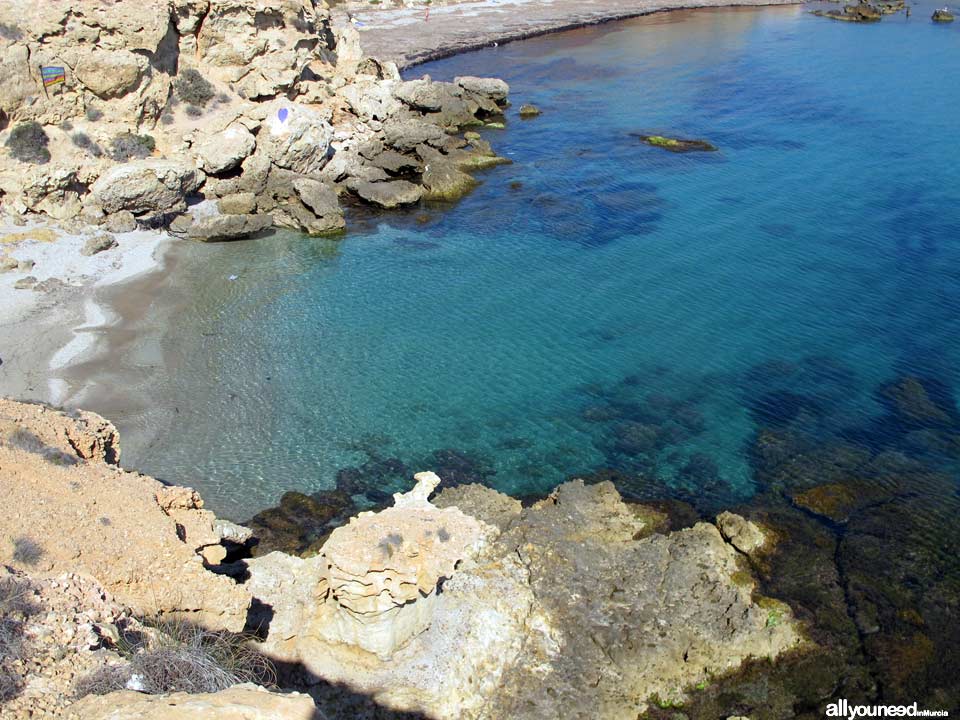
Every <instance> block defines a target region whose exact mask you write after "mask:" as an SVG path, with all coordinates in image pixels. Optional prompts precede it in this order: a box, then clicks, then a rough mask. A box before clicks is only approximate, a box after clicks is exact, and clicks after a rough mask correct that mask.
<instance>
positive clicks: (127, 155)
mask: <svg viewBox="0 0 960 720" xmlns="http://www.w3.org/2000/svg"><path fill="white" fill-rule="evenodd" d="M156 147H157V142H156V140H154V139H153V137H152V136H151V135H135V134H134V133H130V132H126V133H121V134H120V135H117V136H116V137H115V138H113V140H111V141H110V157H111V158H112V159H113V160H116V161H117V162H126V161H128V160H132V159H134V158H145V157H149V156H150V155H151V154H152V153H153V151H154V149H155V148H156Z"/></svg>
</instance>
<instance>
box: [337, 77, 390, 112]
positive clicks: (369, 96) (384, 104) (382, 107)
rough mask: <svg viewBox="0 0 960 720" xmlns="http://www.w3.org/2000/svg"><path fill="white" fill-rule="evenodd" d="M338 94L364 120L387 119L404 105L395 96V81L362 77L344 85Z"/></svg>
mask: <svg viewBox="0 0 960 720" xmlns="http://www.w3.org/2000/svg"><path fill="white" fill-rule="evenodd" d="M338 94H339V95H340V96H341V97H342V98H343V99H344V100H346V101H347V104H348V105H349V106H350V109H351V110H353V112H354V113H355V114H356V115H357V117H359V118H361V119H362V120H381V121H383V120H386V119H387V118H389V117H392V116H393V115H396V114H397V112H398V111H399V110H400V108H401V107H402V105H401V104H400V101H399V100H397V98H396V97H394V88H393V82H392V81H390V80H375V79H373V78H361V79H359V80H356V81H354V82H352V83H350V84H349V85H345V86H344V87H342V88H341V89H340V90H339V91H338Z"/></svg>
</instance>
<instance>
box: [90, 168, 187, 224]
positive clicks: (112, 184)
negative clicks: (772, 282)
mask: <svg viewBox="0 0 960 720" xmlns="http://www.w3.org/2000/svg"><path fill="white" fill-rule="evenodd" d="M203 181H204V174H203V172H201V171H200V170H198V169H197V168H196V167H194V166H193V165H191V164H188V163H186V162H183V161H181V160H158V159H149V160H138V161H135V162H130V163H127V164H125V165H115V166H114V167H112V168H110V169H109V170H107V171H106V172H105V173H104V174H103V175H101V176H100V178H99V179H98V180H97V181H96V182H95V183H94V184H93V186H92V187H91V188H90V192H91V194H92V196H93V198H94V200H95V201H96V202H97V204H98V205H99V206H100V207H101V208H103V210H104V212H107V213H115V212H120V211H121V210H128V211H130V212H132V213H133V214H134V215H143V214H145V213H163V212H169V211H172V210H181V209H183V207H184V206H185V203H184V199H185V198H186V196H187V195H189V194H191V193H193V192H195V191H196V190H197V189H198V188H199V187H200V186H201V185H202V184H203Z"/></svg>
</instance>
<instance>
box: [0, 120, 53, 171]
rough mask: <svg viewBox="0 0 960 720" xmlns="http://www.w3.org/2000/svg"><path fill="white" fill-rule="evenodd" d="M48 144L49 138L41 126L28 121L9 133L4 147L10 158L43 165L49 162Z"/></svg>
mask: <svg viewBox="0 0 960 720" xmlns="http://www.w3.org/2000/svg"><path fill="white" fill-rule="evenodd" d="M49 143H50V138H49V137H47V131H46V130H44V129H43V126H42V125H40V123H36V122H33V121H30V122H22V123H20V124H19V125H17V126H16V127H15V128H13V130H11V131H10V136H9V137H8V138H7V142H6V146H7V148H8V149H9V150H10V155H11V157H13V158H15V159H17V160H19V161H20V162H25V163H32V164H34V165H45V164H46V163H48V162H50V151H49V150H47V145H48V144H49Z"/></svg>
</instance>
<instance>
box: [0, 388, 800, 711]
mask: <svg viewBox="0 0 960 720" xmlns="http://www.w3.org/2000/svg"><path fill="white" fill-rule="evenodd" d="M0 434H2V437H0V467H3V470H4V483H3V485H2V488H0V493H2V496H0V497H2V499H3V501H4V502H5V505H6V506H8V507H11V508H18V509H17V510H14V511H13V512H10V513H6V514H5V515H4V517H3V525H2V531H0V535H2V538H3V546H2V554H3V558H2V562H3V565H4V566H5V569H4V571H3V572H4V576H3V582H4V583H6V585H7V586H8V587H16V588H18V593H19V594H18V597H22V598H24V603H25V604H23V605H21V606H18V607H19V610H17V612H18V613H19V615H15V614H14V613H13V612H10V613H9V614H5V620H6V621H10V622H14V621H15V622H16V623H17V628H16V631H17V632H18V633H20V635H21V636H22V650H21V654H20V657H19V659H18V660H16V661H13V662H11V658H10V657H9V656H6V655H5V656H4V658H3V667H2V671H3V674H4V679H5V683H6V685H5V687H7V688H8V692H7V696H6V697H5V701H6V705H5V708H6V709H5V712H7V711H9V713H10V717H24V718H26V717H35V716H36V713H37V712H40V713H43V714H42V716H43V717H76V718H107V717H113V715H111V713H115V712H117V711H118V709H123V708H127V707H137V708H138V710H137V711H138V712H141V713H143V714H142V715H139V716H143V717H157V718H161V717H163V718H167V717H170V718H173V717H186V716H187V715H185V714H184V713H186V712H188V708H189V707H190V706H191V703H200V702H204V698H202V697H201V696H195V697H192V696H184V695H182V694H181V695H169V694H161V695H151V694H149V693H147V694H141V693H131V692H130V690H131V689H137V683H138V682H141V681H138V680H136V679H135V678H136V676H135V672H134V669H133V668H136V667H137V666H136V663H137V662H138V660H137V657H138V656H137V655H136V654H134V655H133V656H130V655H129V654H125V653H124V647H125V643H129V642H130V640H129V639H126V640H125V639H124V638H129V637H130V636H132V634H133V633H139V634H140V635H143V633H145V632H147V631H148V629H149V628H151V627H160V628H164V627H169V626H165V625H151V624H150V623H151V622H155V621H156V619H157V618H162V619H165V620H166V621H169V620H171V619H174V618H175V619H177V620H178V621H181V622H187V623H190V624H191V625H197V626H202V627H204V628H206V629H207V630H208V631H210V632H231V633H236V632H240V631H245V632H247V633H249V634H248V635H246V636H245V637H246V638H247V640H246V642H247V643H249V644H250V645H252V646H253V647H254V648H255V650H256V652H257V653H258V655H262V656H263V657H265V658H267V659H268V661H269V662H270V663H271V664H272V665H273V667H275V668H276V675H275V678H276V680H275V682H274V687H273V688H272V689H270V690H257V689H256V688H255V687H254V686H249V685H248V686H244V685H236V686H233V687H231V688H230V689H229V690H224V691H223V692H222V694H221V693H214V694H212V695H210V697H209V698H207V700H208V701H209V702H208V705H209V704H212V705H213V706H214V707H217V706H219V705H220V704H222V705H223V706H224V707H230V706H234V707H235V706H237V705H240V706H245V705H249V706H250V708H258V709H259V710H258V711H260V712H266V711H267V710H265V709H264V708H272V709H270V710H269V711H270V712H273V713H275V714H273V715H270V717H275V718H299V717H309V715H307V714H304V708H305V707H306V705H307V703H306V702H305V700H306V697H307V696H309V697H310V698H312V700H311V701H310V702H309V710H310V711H311V712H312V709H313V704H314V702H315V703H316V705H317V707H318V708H320V711H321V712H322V713H323V714H322V715H321V716H322V717H329V718H338V717H343V718H352V717H358V716H361V713H364V712H367V713H368V712H373V711H374V710H376V711H377V712H381V713H385V714H382V715H378V717H393V716H396V717H410V716H417V717H420V716H423V717H437V718H470V717H474V718H480V717H484V718H507V717H511V718H516V717H530V718H541V717H581V716H582V717H604V718H627V717H631V718H632V717H636V716H637V715H638V714H639V713H643V712H645V711H647V710H648V709H650V708H656V707H659V706H664V707H667V706H676V707H679V706H681V705H682V704H683V703H684V702H685V701H686V700H687V699H688V698H689V697H690V694H691V693H697V692H703V689H704V688H705V687H707V686H710V685H714V684H716V683H717V682H718V679H719V678H722V677H724V676H725V675H728V674H731V673H736V672H737V671H739V669H740V666H741V665H742V663H744V662H745V661H747V660H748V659H749V660H751V661H756V660H758V659H761V658H768V659H773V658H777V657H780V656H784V657H786V656H793V655H799V656H803V655H804V654H806V653H808V652H813V651H814V649H815V645H814V644H813V643H811V642H810V641H809V640H808V639H807V638H806V633H805V631H804V629H803V625H802V623H800V622H798V621H796V620H795V619H794V618H793V613H792V611H791V609H790V607H789V606H788V605H786V604H784V603H782V602H778V601H774V600H771V599H769V598H765V597H764V596H763V595H761V594H760V592H759V591H758V585H757V582H756V581H755V580H754V579H753V571H752V570H751V567H750V563H749V562H748V560H747V558H748V557H750V556H757V557H760V556H763V555H764V554H765V553H768V552H772V551H773V549H774V547H775V545H774V542H773V536H772V535H771V534H770V533H769V531H767V530H765V529H764V528H763V527H762V526H759V525H756V524H754V523H751V522H749V521H747V520H745V519H743V518H742V517H740V516H737V515H733V514H731V513H724V514H722V515H720V516H718V517H717V518H716V519H715V520H714V522H712V523H710V522H700V523H697V524H694V525H693V526H692V527H687V528H686V529H678V530H676V531H671V530H670V528H669V520H668V518H667V516H665V515H664V514H663V513H662V512H660V511H658V510H656V509H654V508H652V507H647V506H642V505H632V504H627V503H625V502H624V501H623V500H622V499H621V497H620V495H619V493H618V492H617V491H616V490H615V488H614V486H613V485H612V484H611V483H609V482H601V483H598V484H593V485H587V484H585V483H584V482H583V481H573V482H570V483H567V484H565V485H562V486H560V487H559V488H557V489H556V490H555V491H554V492H553V493H551V494H550V495H549V496H548V497H546V498H544V499H542V500H540V501H538V502H535V503H533V504H532V505H530V506H529V507H522V506H521V503H520V502H519V501H517V500H515V499H512V498H509V497H508V496H505V495H502V494H501V493H498V492H496V491H494V490H492V489H489V488H486V487H483V486H480V485H460V486H457V487H454V488H449V489H446V490H443V491H442V492H440V493H436V494H435V492H434V491H435V490H436V488H437V486H438V485H439V483H440V478H439V477H437V476H436V475H434V474H433V473H429V472H428V473H421V474H419V475H417V477H416V484H415V486H414V487H413V489H412V490H411V491H410V492H407V493H403V494H399V493H398V494H397V495H395V496H394V498H393V501H392V504H391V507H387V508H384V509H382V510H380V511H379V512H365V513H360V514H359V515H358V516H355V517H353V518H352V519H350V520H349V522H347V523H346V524H343V525H340V526H339V527H337V528H336V529H334V530H333V532H332V533H331V534H330V536H329V538H328V539H327V540H326V542H325V543H323V544H322V545H321V546H320V547H319V549H318V550H316V551H314V552H313V553H309V554H308V555H307V556H306V557H300V556H296V555H290V554H286V553H283V552H272V553H269V554H266V555H262V556H260V557H257V558H250V557H249V554H248V553H245V552H243V551H242V549H241V548H242V547H243V546H244V544H245V543H247V540H248V538H249V537H250V534H251V531H250V530H248V529H246V528H243V527H241V526H238V525H235V524H233V523H228V522H225V521H222V520H218V519H217V518H216V517H215V516H214V515H213V513H211V512H209V511H207V510H205V509H204V508H203V501H202V499H201V498H200V497H199V496H198V495H197V493H196V492H194V491H192V490H190V489H189V488H179V487H171V486H166V485H163V484H162V483H159V482H157V481H156V480H153V479H152V478H149V477H146V476H143V475H140V474H138V473H131V472H126V471H124V470H121V469H120V467H119V466H118V462H119V459H120V455H121V450H120V440H119V438H118V436H117V432H116V430H115V429H114V428H113V426H112V425H111V424H110V423H109V422H108V421H106V420H104V419H103V418H101V417H100V416H97V415H95V414H92V413H85V412H78V413H71V414H67V413H63V412H60V411H57V410H54V409H52V408H49V407H47V406H43V405H33V404H23V403H17V402H13V401H2V402H0ZM27 496H29V497H31V498H32V499H33V501H32V502H30V503H24V502H23V498H24V497H27ZM65 527H70V528H71V533H70V541H69V542H56V541H54V540H53V538H56V537H57V533H56V528H60V529H63V528H65ZM67 607H69V608H70V610H69V612H67V611H66V610H65V609H61V610H56V609H55V608H67ZM44 609H46V610H47V612H43V610H44ZM5 611H6V608H5ZM14 618H16V619H14ZM145 628H146V629H145ZM153 632H154V633H160V632H162V630H161V631H158V630H154V631H153ZM64 638H69V639H70V640H69V642H67V641H65V640H64ZM50 642H60V643H61V644H62V650H61V651H60V652H59V653H56V654H54V655H50V654H49V651H48V649H47V648H48V647H49V643H50ZM142 652H147V650H143V651H142ZM139 662H141V663H142V660H141V661H139ZM105 675H107V676H109V678H111V682H112V685H111V684H110V683H107V682H106V681H105V680H103V678H104V676H105ZM118 677H119V678H122V679H123V682H121V683H120V685H119V687H118V686H117V680H116V678H118ZM91 678H95V679H98V682H93V681H92V680H91ZM114 687H116V688H117V690H116V691H115V692H113V693H111V692H105V691H106V690H109V689H111V688H114ZM90 688H93V691H92V692H91V691H90ZM124 688H126V689H124ZM545 688H550V692H545V691H544V690H545ZM281 689H282V690H281ZM291 692H296V693H300V694H290V693H291ZM84 695H85V696H84ZM81 696H83V697H81ZM176 708H182V709H176ZM377 708H379V710H377ZM131 712H132V710H131ZM31 713H33V714H32V715H31ZM389 713H395V715H391V714H389ZM403 713H407V714H408V715H404V714H403ZM411 713H412V714H414V715H410V714H411ZM209 717H220V715H217V714H211V715H209ZM223 717H227V715H223Z"/></svg>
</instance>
